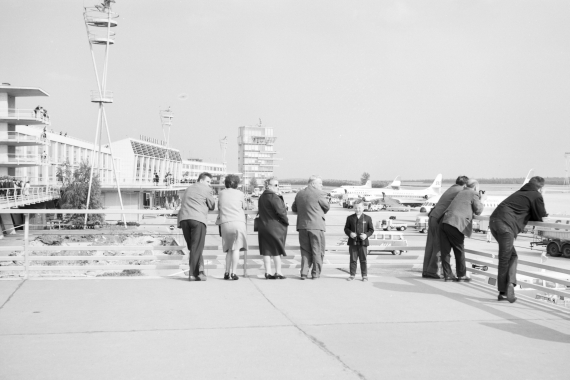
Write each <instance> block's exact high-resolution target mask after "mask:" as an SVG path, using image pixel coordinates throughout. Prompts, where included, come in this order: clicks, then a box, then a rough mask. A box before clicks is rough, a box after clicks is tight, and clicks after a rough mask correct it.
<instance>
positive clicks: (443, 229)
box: [439, 223, 467, 278]
mask: <svg viewBox="0 0 570 380" xmlns="http://www.w3.org/2000/svg"><path fill="white" fill-rule="evenodd" d="M464 242H465V235H463V233H462V232H461V231H459V230H458V229H457V228H455V227H453V226H451V225H449V224H447V223H442V224H441V225H440V234H439V243H440V245H441V266H442V267H443V275H444V276H445V278H451V277H453V272H452V271H451V265H450V264H449V258H450V252H451V249H452V248H453V254H454V255H455V270H456V271H457V277H463V276H465V275H466V274H467V268H466V267H465V249H464V246H463V244H464Z"/></svg>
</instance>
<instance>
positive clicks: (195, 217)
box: [178, 172, 216, 281]
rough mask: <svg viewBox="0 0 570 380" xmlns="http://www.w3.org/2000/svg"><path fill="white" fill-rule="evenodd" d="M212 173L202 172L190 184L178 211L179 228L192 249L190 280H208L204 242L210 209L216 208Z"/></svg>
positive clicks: (190, 249)
mask: <svg viewBox="0 0 570 380" xmlns="http://www.w3.org/2000/svg"><path fill="white" fill-rule="evenodd" d="M211 183H212V175H211V174H210V173H208V172H204V173H201V174H200V175H199V176H198V181H197V182H196V183H195V184H194V185H192V186H189V187H188V188H187V189H186V191H185V192H184V195H183V196H182V200H181V206H180V211H178V228H182V233H183V234H184V240H186V244H187V245H188V250H189V251H190V258H189V264H190V272H189V275H188V279H189V280H190V281H206V280H207V277H206V274H205V273H204V258H203V257H202V253H203V251H204V243H205V241H206V223H207V222H208V210H214V208H215V206H216V203H215V201H214V197H213V196H212V189H211V188H210V184H211Z"/></svg>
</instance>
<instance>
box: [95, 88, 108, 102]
mask: <svg viewBox="0 0 570 380" xmlns="http://www.w3.org/2000/svg"><path fill="white" fill-rule="evenodd" d="M91 102H92V103H113V91H102V92H101V93H99V91H98V90H93V91H91Z"/></svg>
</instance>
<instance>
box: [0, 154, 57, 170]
mask: <svg viewBox="0 0 570 380" xmlns="http://www.w3.org/2000/svg"><path fill="white" fill-rule="evenodd" d="M43 163H46V164H47V163H48V160H47V159H44V160H42V157H41V155H39V154H19V153H0V166H3V167H9V168H15V167H25V166H39V165H42V164H43Z"/></svg>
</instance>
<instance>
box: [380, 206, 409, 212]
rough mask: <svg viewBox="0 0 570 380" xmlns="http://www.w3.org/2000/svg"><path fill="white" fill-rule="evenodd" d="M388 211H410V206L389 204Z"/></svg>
mask: <svg viewBox="0 0 570 380" xmlns="http://www.w3.org/2000/svg"><path fill="white" fill-rule="evenodd" d="M386 211H401V212H409V211H410V208H409V207H406V206H388V207H386Z"/></svg>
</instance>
